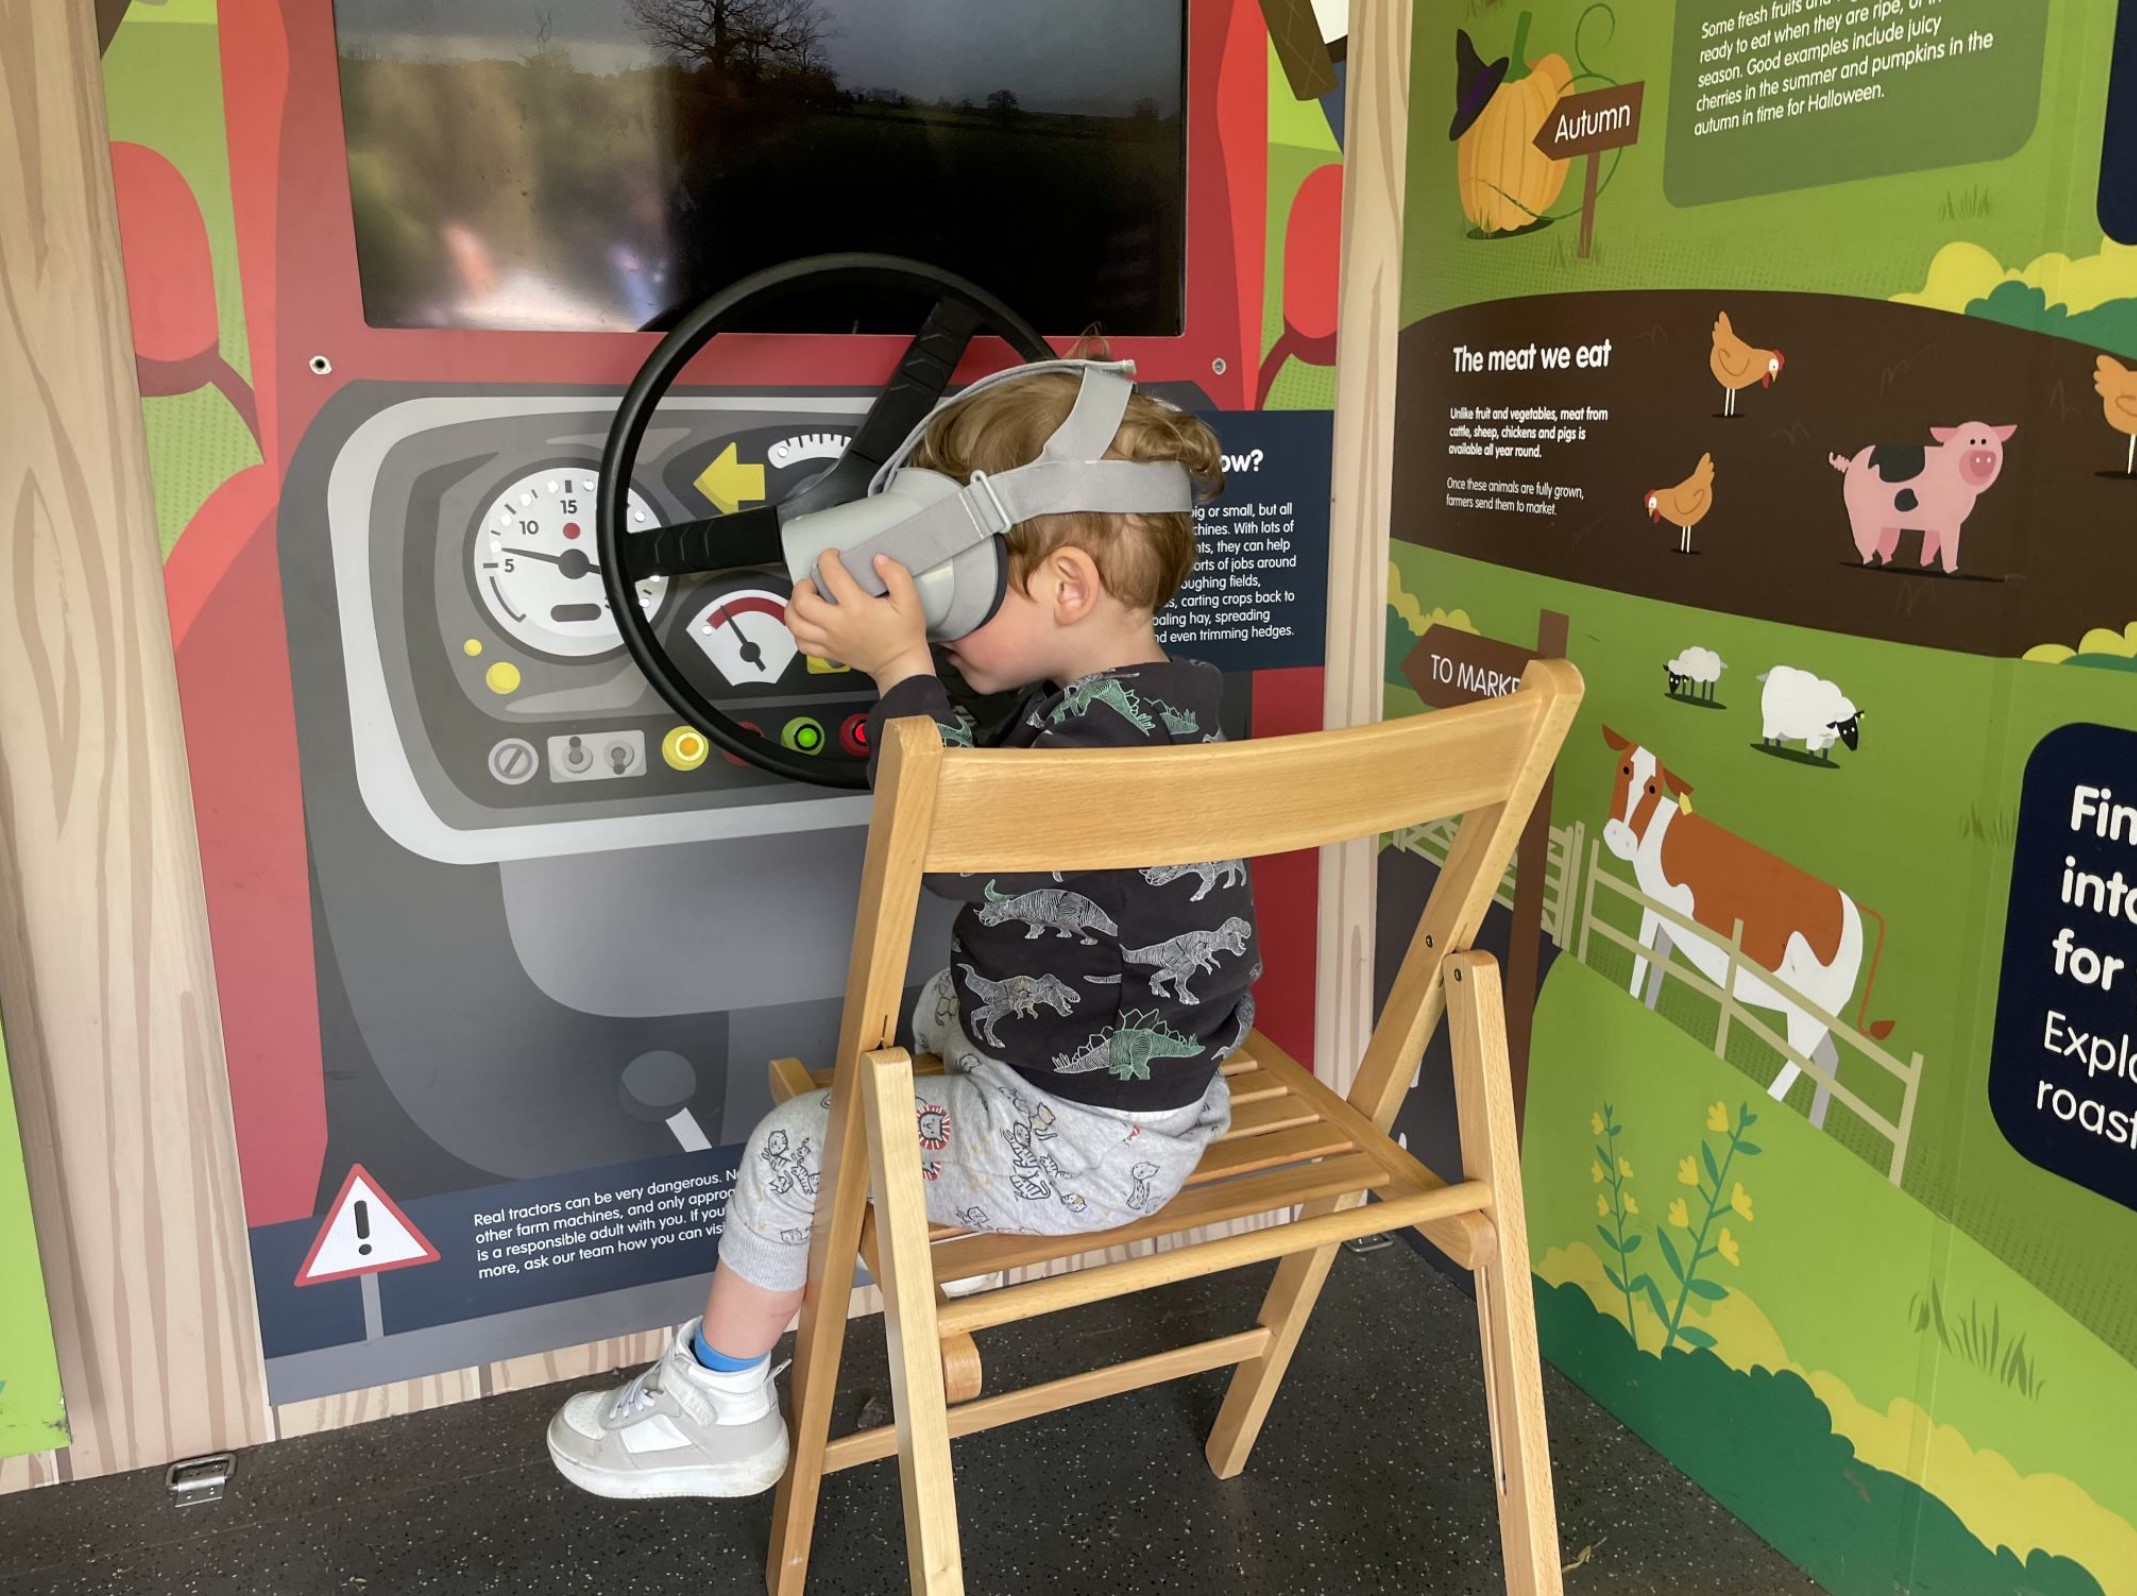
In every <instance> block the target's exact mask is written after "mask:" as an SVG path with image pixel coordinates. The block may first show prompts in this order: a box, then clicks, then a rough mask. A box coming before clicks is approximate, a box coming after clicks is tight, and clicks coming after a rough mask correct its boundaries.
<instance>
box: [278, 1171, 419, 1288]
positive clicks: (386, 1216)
mask: <svg viewBox="0 0 2137 1596" xmlns="http://www.w3.org/2000/svg"><path fill="white" fill-rule="evenodd" d="M437 1261H438V1249H437V1248H435V1247H433V1246H432V1245H431V1244H430V1243H429V1242H428V1241H427V1240H425V1239H424V1236H423V1232H422V1231H420V1230H418V1229H416V1227H415V1225H414V1224H413V1223H412V1222H411V1221H410V1220H409V1218H408V1216H407V1215H406V1214H404V1213H402V1212H401V1210H400V1207H399V1205H397V1204H396V1203H395V1202H394V1200H393V1199H392V1198H391V1197H388V1196H387V1195H386V1194H385V1193H384V1192H382V1191H380V1190H379V1189H378V1185H377V1183H376V1182H374V1181H373V1180H372V1179H371V1176H370V1174H369V1172H368V1171H366V1170H365V1168H364V1166H363V1165H361V1164H352V1165H351V1166H350V1167H349V1178H348V1179H347V1180H345V1181H343V1182H342V1183H341V1195H340V1196H339V1197H336V1198H335V1199H334V1206H333V1207H332V1208H331V1209H329V1210H328V1212H327V1222H326V1224H325V1225H323V1226H322V1227H320V1231H319V1234H318V1236H317V1237H316V1238H315V1239H314V1240H313V1242H312V1250H311V1251H310V1252H308V1253H306V1254H305V1255H304V1263H303V1265H302V1266H301V1267H300V1268H299V1269H298V1270H297V1284H298V1285H300V1286H317V1285H324V1284H325V1283H326V1282H327V1281H329V1280H347V1279H350V1278H351V1277H353V1276H356V1275H374V1274H377V1273H379V1272H380V1271H381V1270H384V1269H405V1268H407V1267H408V1266H409V1265H410V1264H426V1263H436V1262H437Z"/></svg>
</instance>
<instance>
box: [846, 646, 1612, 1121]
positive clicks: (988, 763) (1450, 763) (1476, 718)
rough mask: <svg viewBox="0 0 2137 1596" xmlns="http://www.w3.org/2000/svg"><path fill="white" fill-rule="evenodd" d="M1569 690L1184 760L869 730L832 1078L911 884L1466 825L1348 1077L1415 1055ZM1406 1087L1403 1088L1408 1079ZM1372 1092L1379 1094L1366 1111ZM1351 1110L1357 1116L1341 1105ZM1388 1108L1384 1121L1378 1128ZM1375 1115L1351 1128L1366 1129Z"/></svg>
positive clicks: (906, 723) (874, 1027)
mask: <svg viewBox="0 0 2137 1596" xmlns="http://www.w3.org/2000/svg"><path fill="white" fill-rule="evenodd" d="M1581 691H1582V689H1581V679H1580V674H1579V672H1577V671H1576V670H1574V668H1573V667H1572V666H1571V665H1570V664H1568V663H1566V662H1565V661H1563V660H1538V661H1536V662H1534V663H1533V664H1531V665H1530V666H1529V667H1528V669H1527V671H1526V672H1525V673H1524V674H1523V677H1522V685H1521V689H1520V691H1518V692H1516V693H1512V694H1508V695H1507V696H1505V697H1502V698H1496V699H1491V700H1488V701H1485V702H1482V703H1477V704H1469V705H1465V706H1462V707H1460V708H1456V709H1447V710H1441V711H1438V712H1437V713H1434V714H1430V715H1417V716H1411V717H1408V718H1405V719H1402V720H1395V721H1386V722H1382V723H1379V724H1377V725H1372V726H1360V727H1355V728H1352V729H1349V730H1343V731H1328V732H1309V733H1305V734H1302V735H1299V736H1291V737H1270V738H1260V739H1252V740H1248V741H1245V742H1236V743H1215V744H1209V745H1197V746H1193V747H1182V748H1125V749H1074V750H1067V749H1062V750H1054V749H1023V750H1010V749H951V750H945V749H944V748H943V746H942V740H941V737H940V735H939V733H938V732H937V731H936V729H935V726H934V723H933V722H932V721H928V720H925V719H918V720H900V721H894V722H892V723H891V724H890V726H889V727H888V728H886V731H885V735H884V738H883V748H882V752H881V757H880V762H879V764H878V767H877V776H876V805H875V812H874V816H873V819H872V821H871V824H870V827H869V836H868V855H867V863H866V866H865V870H864V875H863V882H862V891H861V913H860V917H859V921H858V923H857V925H856V927H855V933H854V950H853V960H854V962H853V965H852V968H851V970H850V971H849V979H848V984H847V1012H846V1020H845V1024H844V1025H843V1026H842V1027H841V1035H840V1045H839V1052H838V1063H839V1066H840V1068H841V1069H844V1068H846V1067H847V1065H848V1063H849V1061H851V1060H855V1059H858V1057H859V1056H860V1054H861V1053H863V1052H865V1051H867V1050H869V1049H871V1048H875V1047H883V1046H887V1045H889V1044H890V1043H891V1042H892V1041H893V1039H894V1038H893V1035H892V1031H893V1029H894V1027H895V1025H896V1020H897V1010H898V999H899V995H900V993H901V991H902V989H903V985H904V981H905V977H906V956H907V953H908V952H909V947H908V944H909V943H910V939H911V930H912V923H913V914H914V910H915V908H916V906H917V903H918V900H919V895H920V884H921V877H922V875H923V874H925V873H928V872H950V871H976V870H983V869H984V870H1000V871H1004V872H1009V871H1017V872H1031V871H1042V870H1105V869H1127V868H1133V867H1138V866H1145V865H1153V864H1173V863H1179V862H1183V861H1188V860H1201V859H1233V858H1253V857H1257V856H1260V855H1264V854H1272V853H1289V852H1292V851H1294V850H1297V849H1302V848H1314V847H1320V846H1323V845H1325V844H1328V843H1335V842H1347V841H1350V840H1352V839H1355V838H1360V837H1372V836H1378V835H1380V834H1382V833H1385V832H1389V831H1394V830H1396V829H1398V828H1401V827H1404V826H1415V825H1423V824H1426V823H1427V822H1430V821H1434V820H1440V819H1444V818H1446V817H1448V816H1452V815H1460V816H1462V817H1463V820H1462V825H1461V827H1460V829H1459V830H1458V831H1457V833H1456V835H1455V840H1454V844H1453V847H1452V849H1451V851H1450V853H1449V855H1448V859H1447V864H1446V867H1445V868H1444V869H1443V870H1442V872H1441V875H1440V880H1439V884H1438V885H1437V886H1436V887H1435V888H1434V890H1433V894H1432V899H1431V902H1430V903H1428V904H1427V906H1426V909H1425V914H1424V918H1423V921H1422V922H1421V924H1420V926H1419V929H1418V935H1417V938H1416V939H1414V940H1413V942H1412V944H1411V948H1410V954H1409V956H1408V957H1407V958H1406V960H1405V962H1404V967H1403V969H1402V971H1401V973H1400V974H1399V975H1398V977H1397V980H1396V984H1395V989H1394V991H1393V993H1392V994H1391V995H1390V998H1389V1002H1388V1006H1387V1009H1386V1010H1385V1011H1384V1013H1383V1017H1382V1020H1381V1023H1380V1025H1379V1026H1378V1027H1377V1028H1376V1029H1375V1031H1374V1036H1373V1041H1372V1043H1371V1045H1370V1046H1369V1048H1368V1050H1367V1054H1366V1059H1365V1063H1364V1066H1363V1068H1362V1070H1361V1076H1360V1085H1361V1086H1363V1085H1364V1084H1365V1078H1366V1074H1367V1073H1368V1072H1369V1073H1370V1074H1371V1075H1372V1076H1373V1077H1374V1080H1375V1084H1376V1087H1378V1086H1384V1085H1385V1080H1383V1079H1382V1077H1387V1076H1390V1074H1391V1072H1392V1071H1393V1070H1394V1068H1395V1067H1396V1065H1397V1064H1398V1063H1401V1062H1402V1061H1403V1060H1405V1059H1410V1058H1412V1057H1414V1055H1416V1054H1421V1053H1422V1051H1423V1047H1424V1041H1425V1038H1426V1036H1428V1035H1429V1032H1430V1029H1431V1026H1432V1024H1434V1023H1436V1022H1437V1020H1438V1016H1439V1012H1440V1008H1441V1000H1440V999H1439V997H1438V971H1439V965H1440V961H1441V960H1442V959H1444V958H1445V957H1446V955H1447V954H1448V953H1450V952H1455V951H1459V950H1461V949H1465V948H1467V947H1468V946H1469V945H1470V942H1471V941H1472V940H1473V939H1474V937H1475V935H1476V932H1477V928H1478V926H1479V925H1481V924H1482V922H1483V918H1484V911H1485V909H1486V908H1487V907H1488V906H1489V905H1490V903H1491V900H1492V895H1493V894H1494V893H1495V892H1496V891H1497V890H1498V885H1499V880H1500V878H1501V876H1502V875H1503V874H1504V872H1505V870H1506V867H1507V864H1508V862H1509V861H1510V860H1511V858H1512V856H1513V852H1514V846H1515V844H1516V842H1517V841H1518V840H1519V838H1520V834H1521V829H1522V827H1523V825H1524V824H1525V823H1526V822H1527V819H1528V816H1529V812H1530V810H1531V809H1532V808H1533V807H1534V805H1535V802H1536V797H1537V794H1538V793H1539V792H1540V791H1541V789H1542V786H1543V783H1544V780H1545V778H1546V777H1547V776H1548V775H1549V773H1550V769H1551V764H1552V761H1553V760H1555V759H1556V758H1557V755H1558V750H1559V747H1560V746H1561V745H1562V744H1563V743H1564V741H1565V738H1566V733H1567V731H1568V730H1569V729H1570V727H1571V725H1572V720H1573V715H1574V712H1575V711H1576V710H1577V709H1578V708H1579V705H1580V699H1581ZM1407 1076H1408V1069H1407V1068H1405V1069H1404V1070H1403V1078H1404V1079H1407ZM1377 1095H1378V1093H1377V1092H1376V1096H1377ZM1352 1101H1353V1102H1356V1103H1359V1104H1360V1106H1361V1107H1365V1106H1366V1100H1365V1099H1364V1098H1363V1097H1361V1095H1360V1093H1359V1092H1358V1091H1354V1092H1353V1093H1352ZM1393 1101H1399V1094H1398V1096H1397V1097H1396V1098H1395V1099H1392V1100H1391V1102H1390V1106H1389V1109H1388V1114H1389V1116H1390V1117H1392V1113H1393V1106H1392V1104H1393ZM1378 1106H1379V1105H1378V1103H1377V1102H1375V1103H1374V1104H1373V1105H1372V1107H1370V1108H1368V1109H1367V1111H1368V1112H1369V1113H1372V1114H1373V1116H1374V1117H1375V1118H1376V1119H1378V1118H1380V1115H1379V1114H1378V1113H1377V1112H1376V1110H1377V1108H1378Z"/></svg>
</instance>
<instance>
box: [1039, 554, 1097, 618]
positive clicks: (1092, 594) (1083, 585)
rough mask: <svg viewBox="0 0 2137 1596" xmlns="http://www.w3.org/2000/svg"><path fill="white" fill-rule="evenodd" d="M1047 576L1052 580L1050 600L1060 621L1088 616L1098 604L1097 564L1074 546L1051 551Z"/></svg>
mask: <svg viewBox="0 0 2137 1596" xmlns="http://www.w3.org/2000/svg"><path fill="white" fill-rule="evenodd" d="M1047 574H1048V575H1049V576H1050V577H1051V578H1052V579H1053V587H1054V601H1055V603H1056V604H1057V605H1058V606H1059V607H1060V609H1061V612H1062V616H1063V619H1065V620H1076V619H1079V618H1081V617H1082V616H1084V615H1087V614H1089V613H1090V611H1091V610H1092V608H1093V607H1094V606H1095V605H1096V604H1097V603H1098V596H1099V593H1100V592H1101V591H1102V589H1101V587H1100V584H1099V580H1098V564H1097V562H1096V561H1095V560H1093V559H1092V558H1091V556H1090V555H1089V554H1088V553H1086V552H1085V551H1084V550H1082V549H1079V548H1077V547H1076V546H1075V545H1074V544H1070V545H1068V546H1067V547H1065V548H1059V549H1056V550H1054V553H1053V557H1052V558H1051V559H1049V560H1048V561H1047Z"/></svg>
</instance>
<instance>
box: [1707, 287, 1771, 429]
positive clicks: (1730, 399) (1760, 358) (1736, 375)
mask: <svg viewBox="0 0 2137 1596" xmlns="http://www.w3.org/2000/svg"><path fill="white" fill-rule="evenodd" d="M1787 364H1788V359H1787V357H1786V356H1784V355H1783V354H1782V353H1781V351H1780V350H1778V349H1754V348H1752V347H1751V345H1749V344H1747V343H1745V342H1744V340H1743V339H1741V338H1739V337H1737V336H1736V329H1735V328H1734V327H1732V326H1730V325H1729V313H1728V312H1727V311H1726V310H1725V311H1723V312H1722V313H1721V314H1720V315H1719V316H1716V317H1715V318H1714V353H1713V354H1711V355H1709V356H1708V357H1707V369H1708V370H1709V371H1711V372H1713V373H1714V380H1715V381H1716V382H1718V383H1720V384H1721V386H1722V414H1723V415H1725V416H1733V415H1735V414H1736V396H1737V395H1738V394H1739V393H1741V392H1742V391H1743V390H1744V389H1746V388H1748V387H1750V386H1751V385H1752V384H1753V383H1758V384H1760V385H1761V386H1762V387H1767V388H1771V387H1772V386H1773V379H1774V378H1776V377H1778V376H1780V375H1781V368H1782V367H1783V366H1785V365H1787Z"/></svg>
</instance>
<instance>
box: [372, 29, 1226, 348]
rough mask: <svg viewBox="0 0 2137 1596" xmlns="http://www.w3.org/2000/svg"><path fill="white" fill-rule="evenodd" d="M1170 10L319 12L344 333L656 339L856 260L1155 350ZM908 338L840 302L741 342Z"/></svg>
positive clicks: (796, 306)
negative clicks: (1151, 344)
mask: <svg viewBox="0 0 2137 1596" xmlns="http://www.w3.org/2000/svg"><path fill="white" fill-rule="evenodd" d="M1186 6H1187V0H1013V3H1009V0H334V20H335V33H336V40H337V45H338V50H339V55H340V68H341V103H342V118H343V127H344V131H345V134H346V137H347V143H348V156H349V187H350V193H351V197H352V201H353V204H354V209H355V224H356V253H357V264H358V273H359V276H360V278H361V281H362V285H363V300H364V315H365V319H366V320H367V321H369V322H370V323H371V324H372V325H373V326H378V327H451V328H488V329H512V330H528V331H556V330H586V331H602V330H610V331H613V330H619V329H621V330H628V329H641V328H659V327H662V326H664V325H666V324H668V323H669V322H671V321H672V320H673V319H674V317H675V316H676V315H677V314H679V313H680V312H681V311H682V310H685V309H687V308H688V307H689V306H691V305H694V304H696V303H698V302H699V301H700V300H702V299H703V298H705V297H706V296H708V295H710V294H711V293H713V292H715V291H717V290H718V289H720V288H723V287H725V286H726V285H728V284H729V283H732V282H734V281H736V280H737V279H739V278H741V277H743V276H745V275H747V274H748V273H750V272H753V271H757V270H759V269H761V268H763V267H766V266H771V265H776V264H779V263H781V262H785V261H790V260H793V259H795V258H797V257H800V256H804V255H814V254H821V253H826V252H830V251H839V250H874V251H880V252H883V253H886V254H892V255H903V256H909V257H913V258H916V259H919V260H923V261H927V262H929V263H930V264H933V265H936V266H940V267H943V268H946V269H948V270H950V271H953V272H956V273H958V274H960V275H962V276H965V277H968V278H970V279H972V280H973V281H974V282H977V283H979V284H980V285H981V286H983V287H985V288H987V289H989V290H991V291H992V292H994V293H995V294H998V295H1000V296H1001V297H1002V298H1003V299H1005V300H1007V301H1008V302H1009V303H1010V304H1011V305H1012V306H1014V307H1015V308H1017V309H1018V310H1020V311H1021V312H1023V314H1024V315H1025V316H1026V317H1028V318H1029V319H1030V320H1032V321H1033V322H1034V323H1036V324H1037V325H1038V326H1039V327H1040V328H1041V329H1042V330H1043V331H1045V332H1047V333H1049V334H1064V333H1075V332H1079V331H1082V330H1083V329H1085V328H1086V327H1089V326H1091V325H1093V324H1096V325H1097V326H1099V327H1100V328H1102V329H1103V330H1104V331H1105V332H1108V333H1111V334H1114V335H1117V336H1123V337H1168V336H1177V335H1179V333H1180V332H1181V330H1182V316H1183V300H1184V281H1183V279H1184V272H1185V265H1184V263H1185V257H1186V225H1187V139H1186V122H1187V119H1186V114H1185V105H1186V26H1187V20H1186ZM879 322H880V323H881V324H880V325H877V324H876V323H879ZM917 324H918V319H917V315H916V313H915V312H914V310H913V309H912V307H910V306H906V307H903V308H902V309H894V308H893V307H891V306H889V305H887V304H885V305H871V304H868V303H865V302H857V301H854V300H853V299H852V298H851V296H847V297H846V298H845V299H844V300H842V301H841V302H840V303H839V304H838V305H836V306H833V305H829V304H823V303H810V302H808V301H806V300H804V301H792V302H787V303H785V304H775V305H774V306H772V307H770V308H768V310H767V312H766V314H765V315H764V316H762V317H760V318H758V319H756V320H755V321H753V322H752V324H751V325H752V326H753V327H754V328H755V329H756V330H760V331H786V332H847V331H909V330H911V328H913V327H914V326H916V325H917Z"/></svg>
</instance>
